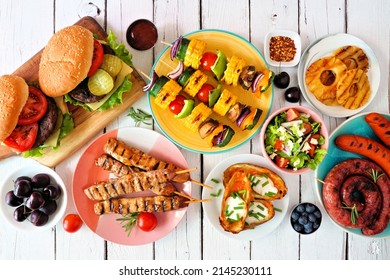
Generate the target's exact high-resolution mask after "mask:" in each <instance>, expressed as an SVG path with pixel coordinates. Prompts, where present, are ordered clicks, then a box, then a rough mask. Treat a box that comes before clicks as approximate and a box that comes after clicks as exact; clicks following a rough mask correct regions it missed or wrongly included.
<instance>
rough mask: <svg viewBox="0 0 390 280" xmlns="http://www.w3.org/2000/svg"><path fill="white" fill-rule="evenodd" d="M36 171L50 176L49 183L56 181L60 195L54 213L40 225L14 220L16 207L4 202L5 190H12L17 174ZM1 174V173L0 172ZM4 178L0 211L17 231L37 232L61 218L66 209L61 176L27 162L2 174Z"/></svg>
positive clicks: (21, 174) (24, 174)
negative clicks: (59, 188)
mask: <svg viewBox="0 0 390 280" xmlns="http://www.w3.org/2000/svg"><path fill="white" fill-rule="evenodd" d="M38 173H46V174H48V175H49V176H50V177H51V183H54V182H55V183H56V184H57V185H59V186H60V187H61V191H62V194H61V197H60V198H59V199H58V200H57V201H56V202H57V210H56V212H55V213H54V214H52V215H51V216H49V221H48V222H47V223H46V224H45V225H43V226H40V227H37V226H34V225H33V224H32V223H30V222H29V221H28V219H29V218H27V220H25V221H23V222H17V221H15V219H14V217H13V213H14V211H15V209H16V207H11V206H8V205H7V204H6V203H5V202H4V198H5V195H6V193H7V192H9V191H10V190H13V186H14V181H15V180H16V178H18V177H19V176H29V177H33V176H34V175H36V174H38ZM2 175H3V174H2ZM4 175H5V176H4V179H3V180H2V182H1V185H0V186H1V190H0V197H1V199H2V203H0V212H1V214H2V216H3V217H4V219H5V220H6V221H7V222H8V224H10V225H11V226H12V227H14V228H15V229H17V230H19V231H28V232H38V231H43V230H47V229H50V228H52V227H53V226H55V225H56V224H57V223H58V222H59V221H60V220H61V218H62V216H63V215H64V213H65V210H66V204H67V201H68V197H67V191H66V187H65V184H64V182H63V181H62V179H61V177H60V176H59V175H58V174H57V173H56V172H55V171H54V170H53V169H51V168H49V167H46V166H43V165H40V164H38V163H30V162H28V163H27V164H26V165H24V166H22V167H21V168H18V169H17V170H11V171H10V172H8V174H4Z"/></svg>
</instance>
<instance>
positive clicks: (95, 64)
mask: <svg viewBox="0 0 390 280" xmlns="http://www.w3.org/2000/svg"><path fill="white" fill-rule="evenodd" d="M103 58H104V49H103V46H102V44H100V42H99V41H98V40H95V39H94V40H93V57H92V65H91V68H89V72H88V75H87V76H88V77H91V76H93V75H94V74H95V73H96V71H97V70H98V69H99V67H100V65H102V62H103Z"/></svg>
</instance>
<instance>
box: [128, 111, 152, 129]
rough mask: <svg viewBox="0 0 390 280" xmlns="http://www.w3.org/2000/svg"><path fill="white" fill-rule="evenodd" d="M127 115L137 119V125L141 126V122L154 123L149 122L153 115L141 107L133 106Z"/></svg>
mask: <svg viewBox="0 0 390 280" xmlns="http://www.w3.org/2000/svg"><path fill="white" fill-rule="evenodd" d="M127 116H129V117H131V118H132V119H133V120H134V121H135V126H139V125H140V124H141V123H143V124H146V125H151V124H152V123H151V122H148V120H150V119H152V115H150V114H148V113H146V112H145V111H143V110H141V109H134V108H133V107H131V108H130V109H129V113H128V114H127Z"/></svg>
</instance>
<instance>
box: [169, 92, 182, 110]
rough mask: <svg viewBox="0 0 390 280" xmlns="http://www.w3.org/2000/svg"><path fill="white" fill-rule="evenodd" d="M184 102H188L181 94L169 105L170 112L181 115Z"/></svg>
mask: <svg viewBox="0 0 390 280" xmlns="http://www.w3.org/2000/svg"><path fill="white" fill-rule="evenodd" d="M184 100H186V98H185V97H184V96H183V95H181V94H179V95H178V96H176V98H175V100H173V101H172V102H171V103H169V110H171V112H172V113H174V114H175V115H177V114H179V113H180V112H181V110H182V109H183V107H184Z"/></svg>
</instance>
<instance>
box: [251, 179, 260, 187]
mask: <svg viewBox="0 0 390 280" xmlns="http://www.w3.org/2000/svg"><path fill="white" fill-rule="evenodd" d="M259 183H260V181H259V180H256V181H253V182H252V187H256V186H257V185H258V184H259Z"/></svg>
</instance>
